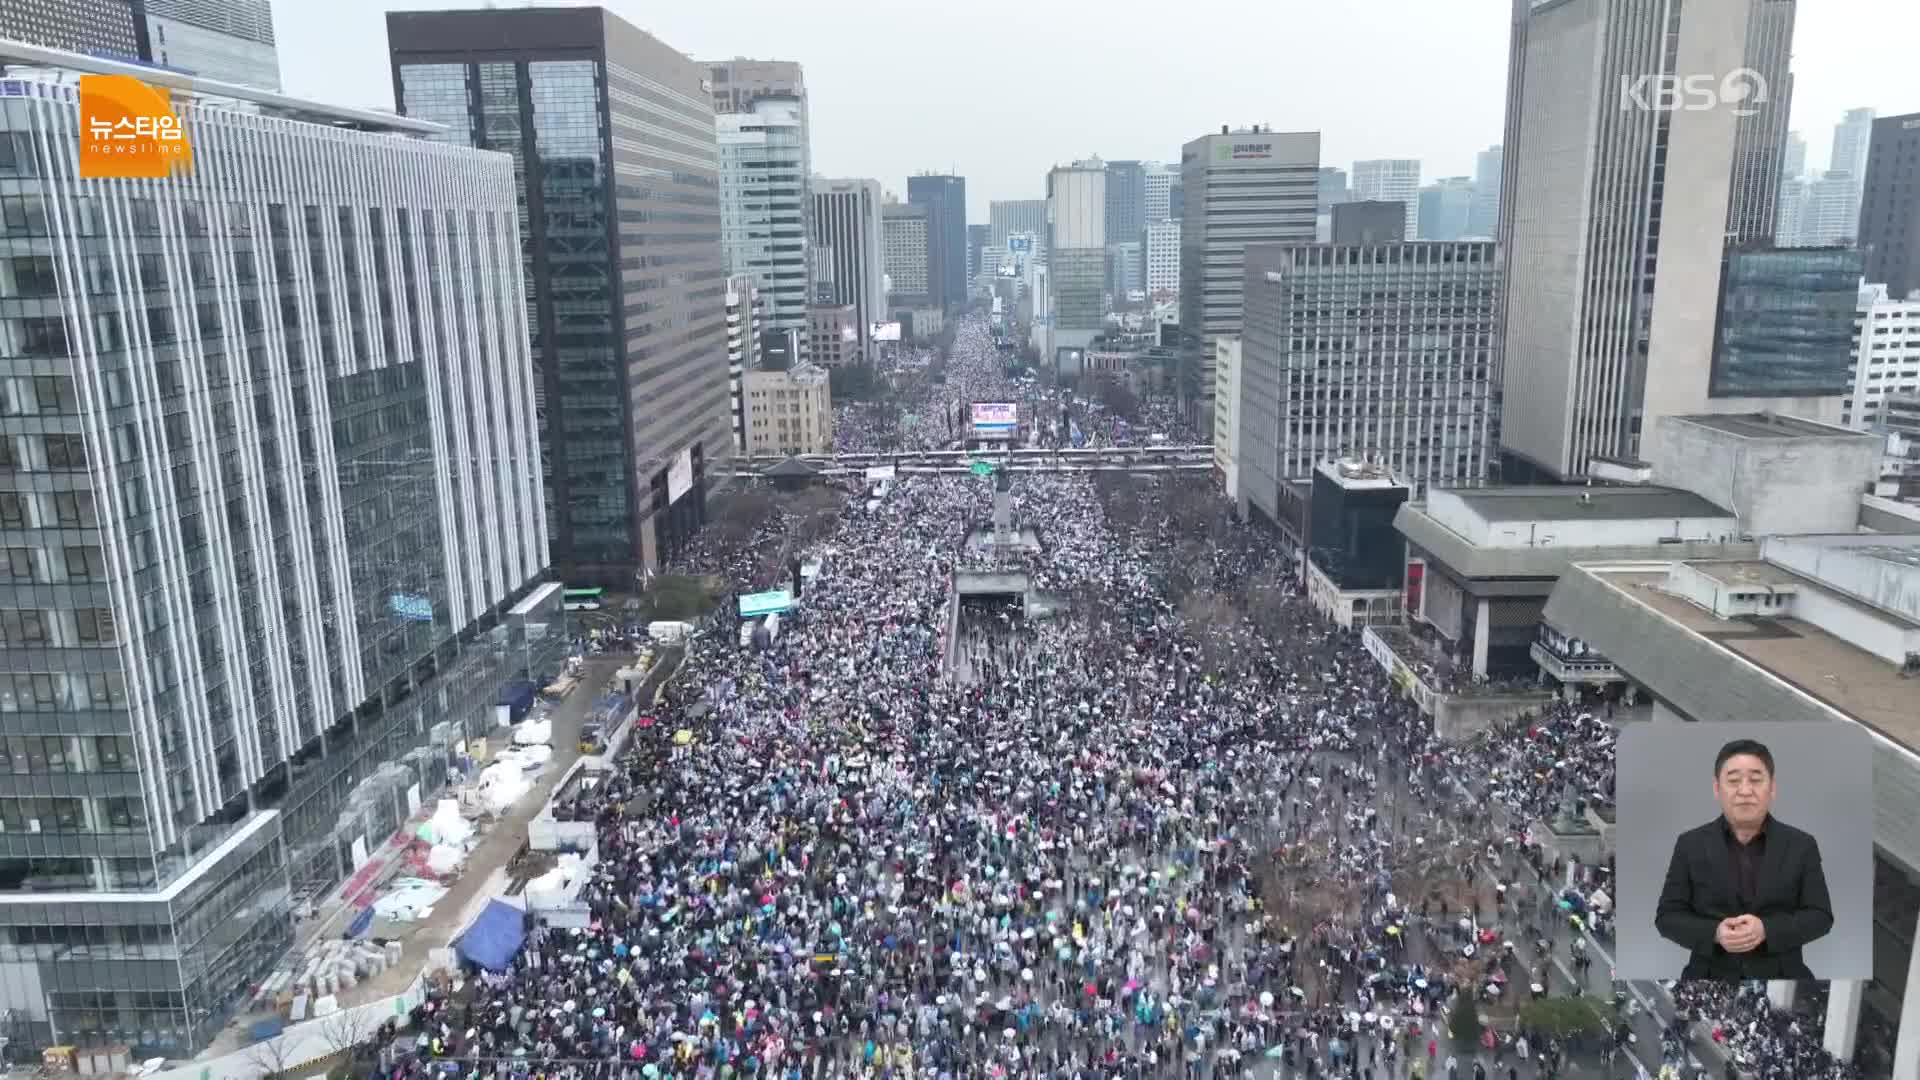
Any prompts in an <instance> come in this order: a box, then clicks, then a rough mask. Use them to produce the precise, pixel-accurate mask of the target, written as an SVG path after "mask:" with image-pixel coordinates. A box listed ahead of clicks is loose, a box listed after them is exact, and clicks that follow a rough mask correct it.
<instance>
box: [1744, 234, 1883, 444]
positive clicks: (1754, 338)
mask: <svg viewBox="0 0 1920 1080" xmlns="http://www.w3.org/2000/svg"><path fill="white" fill-rule="evenodd" d="M1725 263H1726V265H1725V267H1724V268H1723V269H1722V271H1721V273H1720V302H1719V304H1718V312H1719V316H1718V322H1717V325H1716V326H1715V329H1714V341H1713V368H1712V372H1711V374H1710V375H1709V376H1708V387H1707V393H1708V396H1709V398H1711V399H1723V398H1740V399H1744V400H1747V401H1760V400H1764V402H1765V403H1766V405H1768V406H1769V407H1771V408H1772V409H1773V410H1774V411H1777V412H1782V413H1789V414H1792V415H1794V416H1799V417H1801V418H1803V419H1808V420H1819V421H1822V422H1825V423H1836V424H1837V423H1840V421H1841V413H1842V399H1843V398H1844V397H1845V396H1846V395H1847V393H1848V392H1849V391H1850V390H1851V389H1852V386H1853V368H1854V361H1853V350H1854V337H1855V333H1856V330H1857V326H1858V321H1859V320H1858V315H1857V312H1858V308H1859V299H1860V253H1859V252H1858V251H1856V250H1854V249H1852V248H1846V247H1830V248H1789V249H1768V248H1738V247H1736V248H1729V249H1727V252H1726V255H1725ZM1743 407H1744V406H1743Z"/></svg>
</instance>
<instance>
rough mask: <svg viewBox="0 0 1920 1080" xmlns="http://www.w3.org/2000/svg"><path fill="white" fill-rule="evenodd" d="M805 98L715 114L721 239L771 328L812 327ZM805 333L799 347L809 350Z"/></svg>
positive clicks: (764, 100)
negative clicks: (749, 281)
mask: <svg viewBox="0 0 1920 1080" xmlns="http://www.w3.org/2000/svg"><path fill="white" fill-rule="evenodd" d="M802 121H803V114H802V112H801V106H800V99H799V98H797V97H781V96H775V95H767V96H763V97H760V98H758V99H757V100H755V101H754V102H753V104H752V105H751V106H749V107H748V110H747V111H744V112H737V113H725V114H722V115H721V116H719V117H718V118H717V120H716V134H717V137H718V139H719V147H720V245H721V249H722V251H723V253H724V254H725V256H726V266H727V273H729V274H747V275H750V276H751V277H752V278H753V280H754V284H755V285H757V286H758V287H759V289H760V298H761V301H762V302H763V303H764V304H765V305H766V309H765V311H766V319H765V325H766V328H767V329H768V330H769V331H770V332H771V333H773V334H775V335H778V334H783V333H784V332H786V331H789V330H802V331H804V330H806V329H807V325H808V324H807V309H808V307H809V306H810V305H811V304H812V302H813V296H812V294H811V285H810V282H809V278H810V276H811V275H810V273H809V262H808V260H809V258H810V255H811V253H810V252H809V250H808V244H809V238H810V237H811V235H812V232H813V213H814V207H813V195H812V190H811V184H812V180H811V178H810V177H809V176H808V175H807V131H806V128H805V126H803V123H802ZM808 336H809V335H807V334H805V333H802V334H801V335H800V342H801V351H800V355H799V356H798V357H794V358H792V360H793V361H795V362H799V361H804V360H806V359H807V358H808V356H809V354H810V351H811V350H810V348H809V342H808Z"/></svg>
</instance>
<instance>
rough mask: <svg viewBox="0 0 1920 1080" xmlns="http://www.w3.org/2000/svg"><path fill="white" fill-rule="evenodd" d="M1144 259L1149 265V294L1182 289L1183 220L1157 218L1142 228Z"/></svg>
mask: <svg viewBox="0 0 1920 1080" xmlns="http://www.w3.org/2000/svg"><path fill="white" fill-rule="evenodd" d="M1140 243H1141V256H1140V258H1141V261H1142V262H1143V263H1144V264H1145V267H1146V277H1147V298H1148V299H1152V298H1154V297H1156V296H1163V295H1169V294H1172V293H1177V292H1179V291H1180V223H1179V222H1177V221H1156V222H1153V223H1152V224H1149V225H1148V226H1147V227H1146V229H1144V230H1143V233H1142V239H1141V242H1140Z"/></svg>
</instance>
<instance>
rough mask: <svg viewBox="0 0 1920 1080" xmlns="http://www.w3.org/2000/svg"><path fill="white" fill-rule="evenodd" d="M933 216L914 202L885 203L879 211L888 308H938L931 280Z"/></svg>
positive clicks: (881, 252)
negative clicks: (933, 296)
mask: <svg viewBox="0 0 1920 1080" xmlns="http://www.w3.org/2000/svg"><path fill="white" fill-rule="evenodd" d="M931 221H932V214H931V213H930V212H929V211H928V209H927V208H926V207H925V206H922V205H919V204H917V203H897V202H896V203H887V204H885V205H884V206H882V207H881V208H880V249H881V251H880V254H881V261H882V264H883V265H884V266H885V268H886V272H887V307H888V309H889V310H892V309H896V308H923V307H938V306H939V305H938V304H936V303H934V302H933V301H932V294H931V293H930V292H929V286H930V284H931V282H932V281H933V268H932V264H933V255H932V252H933V240H932V238H931V236H930V235H929V234H930V233H931V232H932V228H931Z"/></svg>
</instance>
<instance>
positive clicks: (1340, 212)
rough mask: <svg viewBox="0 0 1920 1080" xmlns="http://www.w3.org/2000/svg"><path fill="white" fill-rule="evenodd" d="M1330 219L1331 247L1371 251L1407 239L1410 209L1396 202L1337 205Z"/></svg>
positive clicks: (1329, 240) (1329, 241)
mask: <svg viewBox="0 0 1920 1080" xmlns="http://www.w3.org/2000/svg"><path fill="white" fill-rule="evenodd" d="M1330 216H1331V217H1332V218H1333V221H1332V223H1331V227H1330V228H1329V230H1328V234H1329V239H1328V240H1327V242H1328V243H1333V244H1364V245H1367V246H1369V247H1371V246H1376V245H1382V244H1399V243H1404V242H1405V241H1406V239H1407V208H1406V207H1404V206H1401V205H1400V204H1399V203H1397V202H1376V201H1371V200H1370V201H1367V202H1345V203H1338V204H1336V205H1335V206H1334V208H1333V213H1332V214H1331V215H1330Z"/></svg>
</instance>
